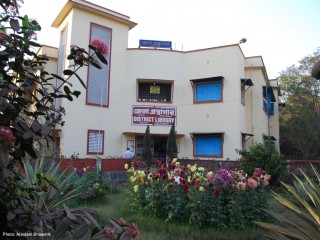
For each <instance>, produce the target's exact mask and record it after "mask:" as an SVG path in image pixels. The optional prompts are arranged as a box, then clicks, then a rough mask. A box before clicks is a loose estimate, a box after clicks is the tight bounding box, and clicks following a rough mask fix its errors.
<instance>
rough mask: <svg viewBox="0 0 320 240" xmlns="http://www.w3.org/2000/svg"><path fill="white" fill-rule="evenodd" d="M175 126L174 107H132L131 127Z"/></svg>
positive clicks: (175, 113) (175, 112) (175, 111)
mask: <svg viewBox="0 0 320 240" xmlns="http://www.w3.org/2000/svg"><path fill="white" fill-rule="evenodd" d="M176 124H177V108H176V107H161V106H139V105H136V106H132V125H153V126H172V125H175V126H176Z"/></svg>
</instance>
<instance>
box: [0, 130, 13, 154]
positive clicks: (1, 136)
mask: <svg viewBox="0 0 320 240" xmlns="http://www.w3.org/2000/svg"><path fill="white" fill-rule="evenodd" d="M2 142H3V143H4V146H5V147H7V148H9V149H10V148H12V147H13V144H14V142H15V138H14V136H13V134H12V131H11V129H10V128H7V127H0V143H2Z"/></svg>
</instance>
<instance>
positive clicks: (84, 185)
mask: <svg viewBox="0 0 320 240" xmlns="http://www.w3.org/2000/svg"><path fill="white" fill-rule="evenodd" d="M70 185H71V186H72V187H73V188H76V189H77V193H78V198H77V200H78V201H87V200H90V199H94V198H98V197H102V196H104V195H105V193H106V189H107V185H106V181H105V180H104V177H103V173H102V172H101V171H98V170H97V169H96V168H95V167H89V166H87V167H84V168H83V169H76V174H75V175H74V177H73V178H72V179H71V182H70Z"/></svg>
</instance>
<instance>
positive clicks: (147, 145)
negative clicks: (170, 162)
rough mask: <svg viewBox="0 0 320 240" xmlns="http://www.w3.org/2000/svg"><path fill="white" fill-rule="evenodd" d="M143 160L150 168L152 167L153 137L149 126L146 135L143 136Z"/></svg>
mask: <svg viewBox="0 0 320 240" xmlns="http://www.w3.org/2000/svg"><path fill="white" fill-rule="evenodd" d="M141 160H142V161H143V162H145V163H146V164H147V165H148V166H151V165H152V160H153V156H152V151H151V136H150V127H149V125H148V126H147V128H146V131H145V134H144V136H143V148H142V154H141Z"/></svg>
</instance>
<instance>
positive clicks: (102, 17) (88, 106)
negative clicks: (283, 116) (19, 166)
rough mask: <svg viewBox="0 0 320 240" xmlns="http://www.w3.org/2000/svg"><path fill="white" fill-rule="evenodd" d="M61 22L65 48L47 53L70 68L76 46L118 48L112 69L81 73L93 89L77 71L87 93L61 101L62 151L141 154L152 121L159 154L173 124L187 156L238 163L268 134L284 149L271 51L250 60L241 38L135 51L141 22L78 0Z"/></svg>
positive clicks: (67, 154) (57, 24)
mask: <svg viewBox="0 0 320 240" xmlns="http://www.w3.org/2000/svg"><path fill="white" fill-rule="evenodd" d="M52 26H53V27H56V28H58V29H59V30H60V32H61V37H60V46H59V48H58V49H55V51H56V52H54V51H52V48H49V47H46V46H44V47H43V49H42V51H43V52H44V53H45V52H46V50H50V52H48V53H47V54H48V55H49V54H52V55H53V56H54V55H58V59H57V61H53V62H56V65H57V67H56V69H57V73H58V74H60V75H62V71H63V69H66V68H67V67H68V66H69V62H68V60H67V58H66V57H67V55H68V53H69V46H71V45H72V44H75V45H78V46H80V47H86V46H88V45H89V43H90V42H91V41H92V40H93V39H100V40H102V41H103V42H104V43H106V44H107V45H108V48H109V49H108V54H107V56H106V58H107V60H108V65H106V66H103V68H102V70H97V69H94V68H93V67H89V68H87V69H86V68H81V69H80V70H79V72H77V73H78V75H79V76H81V78H82V79H83V80H84V81H85V82H86V86H87V89H86V90H85V89H83V87H82V86H81V83H80V82H79V81H78V79H77V78H76V77H74V78H71V83H72V84H73V87H74V88H75V89H77V90H80V91H81V92H82V94H81V95H80V96H79V98H77V99H74V100H73V101H72V102H70V101H68V100H65V99H63V100H58V101H57V102H56V106H57V107H59V106H63V107H64V108H65V110H66V113H67V114H66V116H65V118H64V120H65V126H64V127H63V128H61V129H58V130H55V131H54V132H55V138H56V139H57V141H56V147H55V149H56V151H58V152H59V153H58V155H63V156H65V157H70V156H71V155H72V154H74V153H77V154H79V155H78V156H79V157H81V158H94V157H96V156H99V157H100V158H106V157H109V156H112V157H114V156H122V154H123V152H124V151H125V149H126V148H127V147H129V148H131V149H132V151H133V152H134V154H135V156H137V157H139V156H140V154H141V150H142V147H143V146H142V145H143V144H142V140H143V135H144V133H145V130H146V126H147V125H149V126H150V133H151V136H152V150H153V153H154V157H155V158H159V159H162V158H164V157H165V152H166V139H167V136H168V134H169V131H170V127H171V126H172V125H174V126H175V130H176V140H177V144H178V151H179V154H178V156H179V157H180V158H199V159H218V160H226V159H231V160H235V159H237V158H239V155H238V154H237V152H236V149H243V148H248V147H249V146H251V145H252V144H254V143H258V142H261V141H262V136H263V134H265V135H269V136H273V137H274V139H275V144H276V145H277V146H279V120H278V118H279V116H278V86H277V81H276V80H269V79H268V76H267V73H266V68H265V65H264V63H263V59H262V57H261V56H255V57H245V56H244V54H243V52H242V50H241V47H240V45H239V44H233V45H227V46H220V47H212V48H207V49H198V50H194V51H175V50H172V49H170V48H169V49H168V48H166V47H162V46H160V47H157V46H155V45H152V46H151V47H148V46H147V47H139V48H134V49H133V48H130V49H129V48H128V33H129V30H130V29H132V28H133V27H135V26H136V23H134V22H132V21H131V20H130V18H129V17H127V16H125V15H122V14H120V13H117V12H114V11H111V10H109V9H106V8H103V7H101V6H98V5H95V4H92V3H89V2H87V1H83V0H69V1H68V2H67V3H66V5H65V6H64V7H63V9H62V10H61V12H60V13H59V14H58V16H57V17H56V19H55V20H54V22H53V24H52ZM150 42H151V43H154V42H152V41H150ZM86 50H87V51H89V48H88V49H86ZM49 57H50V56H49ZM53 69H54V67H53ZM56 84H57V85H60V84H62V83H61V82H59V80H57V83H56ZM57 145H58V146H57Z"/></svg>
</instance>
